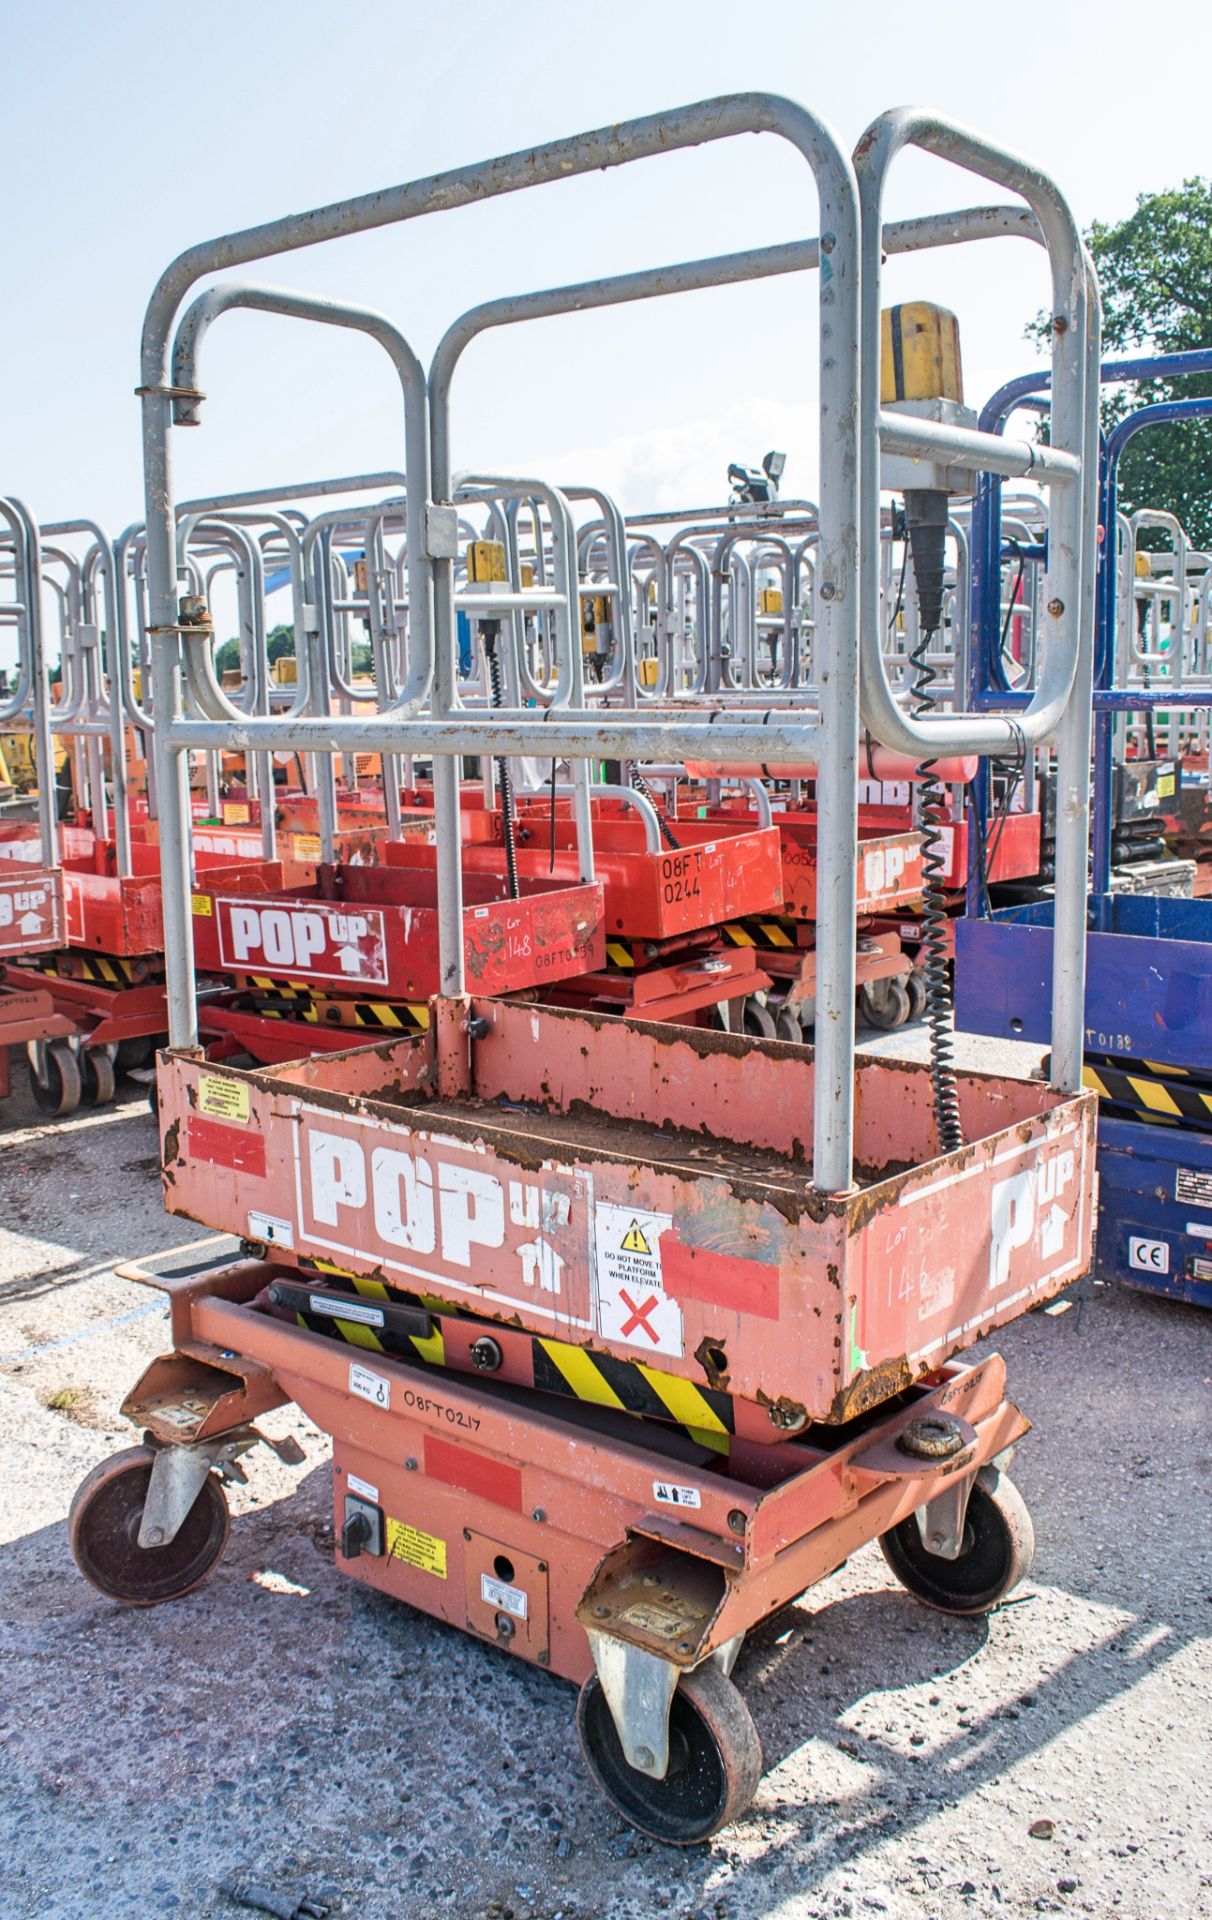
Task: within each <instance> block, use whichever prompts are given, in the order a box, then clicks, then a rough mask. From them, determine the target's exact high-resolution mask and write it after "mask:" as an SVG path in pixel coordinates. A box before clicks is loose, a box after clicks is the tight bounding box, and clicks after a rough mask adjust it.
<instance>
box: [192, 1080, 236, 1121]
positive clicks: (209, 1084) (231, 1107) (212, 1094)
mask: <svg viewBox="0 0 1212 1920" xmlns="http://www.w3.org/2000/svg"><path fill="white" fill-rule="evenodd" d="M198 1112H199V1113H209V1114H210V1115H211V1117H212V1118H213V1119H215V1120H240V1121H246V1120H247V1119H248V1088H247V1087H246V1086H244V1085H243V1084H242V1083H241V1082H240V1081H239V1080H221V1079H220V1078H219V1076H218V1074H217V1073H202V1074H199V1075H198Z"/></svg>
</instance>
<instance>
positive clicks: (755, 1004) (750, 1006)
mask: <svg viewBox="0 0 1212 1920" xmlns="http://www.w3.org/2000/svg"><path fill="white" fill-rule="evenodd" d="M741 1019H742V1025H743V1028H744V1031H745V1032H746V1033H750V1034H752V1035H753V1036H754V1038H755V1039H757V1040H777V1039H778V1038H779V1030H778V1028H777V1026H776V1025H775V1021H774V1015H773V1014H772V1013H771V1011H770V1009H769V1007H765V1006H763V1005H762V1002H761V1001H760V1000H759V999H758V997H757V995H756V994H752V993H751V994H750V995H749V998H748V999H747V1000H746V1002H745V1007H744V1012H743V1013H742V1016H741Z"/></svg>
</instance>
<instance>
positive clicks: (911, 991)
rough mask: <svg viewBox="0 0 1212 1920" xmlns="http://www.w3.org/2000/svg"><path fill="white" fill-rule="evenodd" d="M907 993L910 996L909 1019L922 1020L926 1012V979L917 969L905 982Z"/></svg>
mask: <svg viewBox="0 0 1212 1920" xmlns="http://www.w3.org/2000/svg"><path fill="white" fill-rule="evenodd" d="M905 992H906V993H907V994H908V995H909V1018H910V1019H911V1020H920V1019H921V1017H922V1015H923V1014H924V1013H925V1011H926V999H927V995H926V979H925V975H924V974H921V973H919V972H918V970H917V968H916V967H915V968H914V969H913V972H912V973H911V974H909V975H908V977H907V978H906V980H905Z"/></svg>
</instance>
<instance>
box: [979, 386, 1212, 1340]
mask: <svg viewBox="0 0 1212 1920" xmlns="http://www.w3.org/2000/svg"><path fill="white" fill-rule="evenodd" d="M1200 373H1212V352H1206V351H1201V352H1194V353H1183V354H1164V355H1155V356H1149V357H1145V358H1140V359H1136V360H1123V361H1109V362H1106V363H1105V364H1104V366H1103V369H1102V379H1103V382H1104V383H1105V384H1110V383H1112V382H1119V381H1124V382H1127V381H1132V382H1138V381H1143V380H1151V379H1157V378H1158V377H1159V376H1161V375H1163V374H1165V375H1167V376H1175V375H1188V374H1200ZM1048 384H1049V380H1048V375H1047V374H1046V373H1044V374H1027V375H1024V376H1023V377H1022V378H1020V379H1018V380H1013V381H1010V382H1009V383H1008V384H1007V385H1006V386H1004V387H1002V388H1001V389H1000V391H999V392H998V393H996V394H994V395H993V397H992V399H991V400H990V401H989V402H988V403H987V404H986V406H985V408H984V410H983V412H982V414H981V417H980V425H981V427H982V429H984V430H986V431H990V432H1001V431H1003V430H1004V426H1005V423H1006V421H1007V420H1008V419H1009V417H1010V415H1011V414H1012V413H1013V412H1014V411H1015V410H1016V409H1017V408H1019V407H1021V406H1023V405H1027V406H1035V407H1038V408H1040V410H1043V408H1044V407H1046V405H1047V401H1046V397H1045V396H1046V392H1047V388H1048ZM1210 415H1212V396H1201V397H1199V398H1195V399H1189V400H1176V401H1165V402H1162V403H1160V404H1156V405H1151V406H1147V407H1142V408H1139V409H1138V410H1137V411H1136V412H1135V413H1133V414H1130V415H1128V416H1127V417H1126V418H1125V419H1124V420H1122V421H1120V422H1118V423H1117V424H1116V426H1115V427H1114V428H1113V429H1112V431H1111V432H1110V433H1109V434H1108V435H1107V436H1106V438H1105V440H1104V442H1103V459H1102V474H1101V483H1100V500H1101V510H1100V515H1099V518H1100V522H1101V525H1102V526H1103V528H1104V529H1107V534H1106V537H1105V538H1104V540H1103V544H1102V549H1101V552H1100V556H1099V579H1098V613H1097V623H1096V641H1095V644H1096V657H1095V692H1094V718H1095V724H1094V799H1093V810H1092V891H1091V899H1090V906H1089V928H1090V933H1089V940H1088V946H1087V968H1086V1003H1085V1004H1086V1040H1085V1044H1086V1053H1087V1058H1088V1061H1089V1062H1090V1066H1089V1068H1088V1073H1089V1077H1091V1078H1093V1079H1094V1080H1095V1081H1096V1082H1098V1081H1099V1079H1100V1077H1101V1079H1102V1080H1103V1081H1108V1082H1109V1081H1111V1080H1112V1079H1114V1081H1115V1085H1116V1089H1117V1092H1118V1093H1119V1094H1121V1095H1122V1094H1123V1092H1124V1085H1125V1083H1126V1084H1127V1086H1128V1088H1129V1091H1128V1092H1127V1093H1126V1095H1124V1097H1123V1098H1119V1099H1117V1101H1116V1104H1114V1105H1113V1106H1112V1108H1111V1111H1107V1110H1106V1109H1105V1108H1101V1107H1100V1113H1099V1156H1098V1164H1099V1225H1098V1243H1097V1253H1096V1271H1098V1272H1099V1273H1100V1275H1101V1276H1102V1277H1104V1278H1107V1279H1112V1278H1114V1279H1118V1280H1120V1281H1123V1282H1125V1283H1126V1284H1128V1285H1131V1286H1136V1287H1143V1288H1145V1289H1146V1290H1148V1291H1150V1292H1155V1293H1161V1294H1165V1295H1169V1296H1171V1297H1173V1298H1178V1299H1183V1300H1187V1301H1190V1302H1192V1303H1193V1304H1196V1305H1199V1306H1205V1307H1212V900H1182V899H1172V898H1166V897H1156V898H1155V897H1151V896H1149V895H1142V894H1113V893H1111V891H1110V869H1111V816H1112V771H1113V769H1112V755H1111V733H1112V720H1113V716H1114V715H1115V714H1116V713H1122V712H1133V711H1142V710H1144V709H1146V708H1150V707H1152V708H1155V709H1156V708H1162V707H1167V706H1171V707H1173V706H1181V707H1182V708H1184V709H1188V708H1195V707H1200V706H1209V705H1212V692H1209V691H1208V690H1206V689H1197V688H1187V687H1184V688H1182V689H1181V690H1180V689H1177V688H1174V687H1166V686H1165V685H1164V684H1162V685H1161V686H1159V687H1156V688H1154V689H1151V690H1148V691H1146V690H1145V689H1143V688H1136V687H1132V688H1117V687H1115V686H1114V685H1113V684H1112V680H1113V667H1114V655H1115V620H1116V566H1115V557H1116V556H1115V540H1114V534H1113V530H1114V528H1115V525H1116V511H1117V481H1118V469H1119V461H1120V457H1121V455H1122V453H1123V450H1124V448H1125V447H1126V446H1127V445H1128V443H1129V441H1130V440H1131V439H1132V438H1133V436H1134V435H1135V434H1137V433H1139V432H1142V431H1143V430H1144V429H1145V428H1146V427H1152V426H1159V425H1162V424H1166V423H1170V422H1177V421H1181V420H1189V419H1198V418H1206V417H1208V416H1210ZM1001 564H1002V535H1001V481H1000V480H999V479H998V478H997V477H996V476H994V475H985V476H983V477H982V479H981V481H980V482H979V489H978V493H977V497H976V502H975V508H974V514H973V527H972V609H973V631H972V644H971V648H970V654H969V662H970V664H969V682H970V684H969V688H968V696H969V706H970V707H971V708H972V709H973V710H975V709H976V708H978V707H982V706H991V705H997V706H998V707H1001V708H1004V707H1005V706H1006V705H1007V704H1011V703H1014V702H1016V701H1018V702H1021V703H1023V704H1025V702H1026V700H1027V698H1028V697H1029V696H1027V695H1025V694H1024V695H1016V694H1015V693H1013V692H1012V691H1011V690H1010V689H1009V688H1008V687H1007V685H1006V681H1005V674H1004V672H1003V670H1002V662H1001V632H1000V627H1001V611H1000V601H1001V589H1000V579H1001ZM970 802H971V805H972V809H973V823H972V824H973V832H974V835H975V834H978V833H980V834H983V833H984V832H985V831H986V827H987V819H988V784H987V775H986V774H985V771H984V767H983V765H982V777H981V779H980V781H979V782H978V783H976V784H975V786H974V790H973V791H972V793H971V796H970ZM974 844H975V842H974ZM1052 918H1053V905H1052V902H1051V901H1050V900H1042V901H1038V902H1035V903H1033V904H1031V905H1028V906H1018V907H1011V908H1006V909H1002V910H999V911H998V912H996V913H992V914H991V913H990V912H989V910H988V903H987V899H986V896H985V891H984V887H983V884H982V883H981V881H980V880H979V878H978V879H974V881H973V882H972V884H970V886H969V889H968V900H967V914H966V917H965V918H964V919H962V920H960V921H959V922H958V923H957V926H956V983H955V1020H956V1025H957V1027H960V1028H963V1029H966V1030H967V1031H970V1032H976V1033H986V1034H994V1035H998V1036H1000V1037H1002V1038H1006V1039H1022V1040H1031V1041H1038V1042H1046V1041H1047V1039H1048V1032H1049V1024H1048V1021H1049V1009H1050V1006H1051V990H1052V947H1053V938H1052ZM1104 1067H1109V1071H1104V1072H1101V1075H1100V1070H1101V1069H1103V1068H1104ZM1167 1078H1169V1079H1170V1081H1171V1083H1173V1082H1174V1081H1176V1080H1177V1081H1178V1082H1180V1083H1182V1082H1184V1081H1185V1080H1187V1079H1189V1080H1190V1086H1191V1094H1190V1097H1189V1099H1188V1100H1186V1101H1185V1102H1182V1103H1179V1102H1178V1101H1176V1100H1175V1098H1174V1097H1173V1094H1172V1093H1171V1092H1170V1091H1168V1090H1167V1087H1166V1084H1165V1083H1166V1081H1167ZM1204 1087H1206V1089H1207V1094H1208V1099H1207V1101H1205V1100H1204V1098H1203V1093H1202V1091H1201V1089H1202V1088H1204ZM1201 1106H1204V1107H1205V1108H1206V1109H1207V1111H1206V1118H1205V1119H1204V1121H1203V1123H1202V1124H1201V1122H1200V1120H1199V1118H1198V1117H1196V1116H1197V1114H1198V1109H1199V1108H1200V1107H1201ZM1125 1108H1128V1109H1129V1110H1128V1111H1125ZM1137 1115H1141V1116H1147V1117H1136V1116H1137Z"/></svg>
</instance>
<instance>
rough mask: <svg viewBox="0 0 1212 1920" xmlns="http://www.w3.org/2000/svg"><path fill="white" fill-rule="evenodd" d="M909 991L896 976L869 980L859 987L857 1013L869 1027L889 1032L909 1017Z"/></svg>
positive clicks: (901, 1025)
mask: <svg viewBox="0 0 1212 1920" xmlns="http://www.w3.org/2000/svg"><path fill="white" fill-rule="evenodd" d="M909 1006H910V1001H909V992H908V989H907V988H906V987H904V986H902V984H901V982H900V981H899V980H897V979H896V978H889V979H887V980H871V981H868V983H867V985H866V986H864V987H860V989H859V1015H860V1018H861V1019H863V1020H865V1021H866V1022H867V1025H868V1026H869V1027H878V1028H879V1029H880V1031H881V1032H883V1033H891V1032H892V1030H893V1028H894V1027H903V1026H904V1024H905V1022H906V1020H907V1019H908V1018H909Z"/></svg>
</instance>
